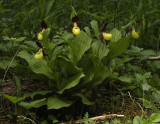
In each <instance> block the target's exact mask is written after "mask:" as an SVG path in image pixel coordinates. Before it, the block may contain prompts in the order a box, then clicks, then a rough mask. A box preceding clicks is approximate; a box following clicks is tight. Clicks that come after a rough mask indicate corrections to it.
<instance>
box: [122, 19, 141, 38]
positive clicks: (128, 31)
mask: <svg viewBox="0 0 160 124" xmlns="http://www.w3.org/2000/svg"><path fill="white" fill-rule="evenodd" d="M142 22H143V19H141V20H138V21H136V24H135V25H133V26H132V27H135V26H136V25H138V24H139V23H142ZM132 27H129V28H128V29H127V30H126V33H125V36H126V35H127V33H131V32H132Z"/></svg>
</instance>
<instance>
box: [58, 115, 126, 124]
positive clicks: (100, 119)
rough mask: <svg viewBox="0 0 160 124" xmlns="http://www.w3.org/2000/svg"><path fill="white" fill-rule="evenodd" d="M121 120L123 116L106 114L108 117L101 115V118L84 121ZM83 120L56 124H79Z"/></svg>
mask: <svg viewBox="0 0 160 124" xmlns="http://www.w3.org/2000/svg"><path fill="white" fill-rule="evenodd" d="M115 117H118V118H121V117H124V115H118V114H108V115H106V114H105V115H101V116H96V117H92V118H87V119H86V120H93V121H103V120H106V119H108V118H115ZM83 120H84V119H80V120H75V121H72V122H62V123H58V124H76V123H81V122H82V121H83Z"/></svg>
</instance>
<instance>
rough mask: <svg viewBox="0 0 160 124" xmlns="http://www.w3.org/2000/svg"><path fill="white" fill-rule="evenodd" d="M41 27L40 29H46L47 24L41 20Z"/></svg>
mask: <svg viewBox="0 0 160 124" xmlns="http://www.w3.org/2000/svg"><path fill="white" fill-rule="evenodd" d="M41 27H42V29H47V24H46V23H45V21H44V20H42V22H41Z"/></svg>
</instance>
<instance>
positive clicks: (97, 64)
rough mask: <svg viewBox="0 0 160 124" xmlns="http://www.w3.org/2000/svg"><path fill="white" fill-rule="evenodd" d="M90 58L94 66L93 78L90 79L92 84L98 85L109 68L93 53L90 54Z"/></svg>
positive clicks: (106, 74)
mask: <svg viewBox="0 0 160 124" xmlns="http://www.w3.org/2000/svg"><path fill="white" fill-rule="evenodd" d="M90 58H91V60H92V62H93V68H94V78H93V81H92V85H94V86H95V85H99V84H101V83H102V82H103V80H104V79H105V78H106V77H108V76H109V69H108V68H107V67H106V66H104V65H103V64H102V62H101V60H100V59H99V58H98V57H96V56H95V55H91V56H90Z"/></svg>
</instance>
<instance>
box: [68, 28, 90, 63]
mask: <svg viewBox="0 0 160 124" xmlns="http://www.w3.org/2000/svg"><path fill="white" fill-rule="evenodd" d="M91 41H92V39H91V38H90V36H89V35H87V33H85V32H83V31H81V33H80V35H78V36H76V38H75V39H74V40H73V41H71V42H69V45H70V47H71V53H70V55H69V58H70V59H71V61H72V62H73V63H75V64H77V63H78V62H79V61H80V60H81V58H82V56H83V54H84V52H86V51H87V50H88V49H89V48H90V44H91Z"/></svg>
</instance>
